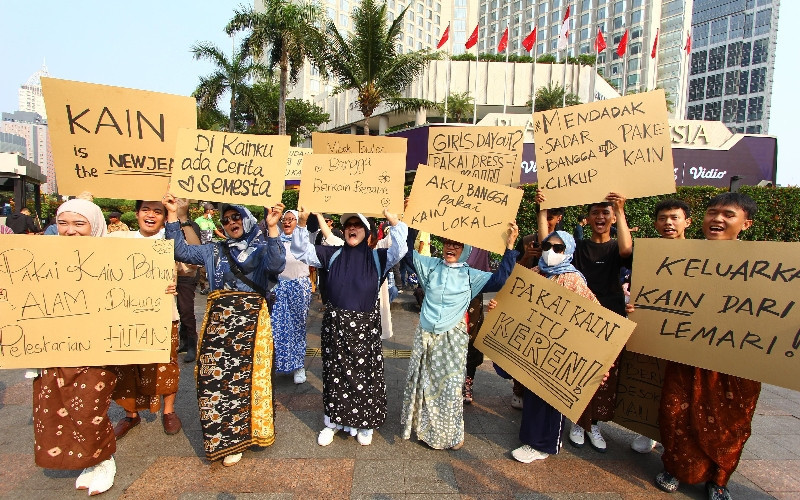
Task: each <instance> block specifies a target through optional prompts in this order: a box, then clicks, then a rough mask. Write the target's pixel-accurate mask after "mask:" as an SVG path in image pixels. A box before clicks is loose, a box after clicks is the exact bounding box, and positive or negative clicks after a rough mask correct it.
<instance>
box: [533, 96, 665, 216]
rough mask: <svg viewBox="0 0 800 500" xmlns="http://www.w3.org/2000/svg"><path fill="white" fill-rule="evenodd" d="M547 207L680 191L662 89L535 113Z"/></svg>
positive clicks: (540, 181) (537, 162)
mask: <svg viewBox="0 0 800 500" xmlns="http://www.w3.org/2000/svg"><path fill="white" fill-rule="evenodd" d="M533 122H534V123H533V137H534V140H535V147H536V166H537V173H538V176H539V186H540V187H541V188H542V189H543V190H544V191H545V194H546V196H547V200H546V201H545V202H544V203H542V208H552V207H567V206H573V205H582V204H586V203H592V202H597V201H602V200H603V199H604V198H605V197H606V195H607V194H608V193H609V192H612V191H613V192H616V193H620V194H622V195H624V196H625V197H627V198H639V197H642V196H652V195H657V194H664V193H674V192H675V176H674V173H673V165H672V147H671V143H670V128H669V122H668V120H667V106H666V101H665V98H664V91H663V90H655V91H653V92H647V93H643V94H631V95H628V96H626V97H620V98H617V99H607V100H604V101H597V102H592V103H589V104H581V105H578V106H569V107H567V108H558V109H552V110H549V111H542V112H539V113H534V114H533Z"/></svg>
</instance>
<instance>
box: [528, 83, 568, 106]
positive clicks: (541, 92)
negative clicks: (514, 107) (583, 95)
mask: <svg viewBox="0 0 800 500" xmlns="http://www.w3.org/2000/svg"><path fill="white" fill-rule="evenodd" d="M564 92H565V90H564V87H562V86H561V85H558V84H556V83H553V82H550V83H549V84H548V85H547V87H539V89H538V90H537V91H536V106H535V108H534V111H547V110H548V109H556V108H560V107H561V104H562V103H563V102H564V101H565V100H566V105H567V106H574V105H576V104H580V103H581V100H580V98H579V97H578V95H577V94H573V93H568V94H567V95H566V99H565V97H564ZM525 105H526V106H530V105H531V100H530V99H528V102H527V103H526V104H525Z"/></svg>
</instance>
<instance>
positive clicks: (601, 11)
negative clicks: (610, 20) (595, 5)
mask: <svg viewBox="0 0 800 500" xmlns="http://www.w3.org/2000/svg"><path fill="white" fill-rule="evenodd" d="M605 18H606V8H605V7H600V8H599V9H597V20H598V21H602V20H603V19H605Z"/></svg>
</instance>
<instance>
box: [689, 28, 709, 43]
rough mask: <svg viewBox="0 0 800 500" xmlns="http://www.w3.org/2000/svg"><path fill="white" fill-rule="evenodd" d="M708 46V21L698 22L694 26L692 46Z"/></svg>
mask: <svg viewBox="0 0 800 500" xmlns="http://www.w3.org/2000/svg"><path fill="white" fill-rule="evenodd" d="M707 46H708V23H702V24H698V25H695V26H693V27H692V47H707Z"/></svg>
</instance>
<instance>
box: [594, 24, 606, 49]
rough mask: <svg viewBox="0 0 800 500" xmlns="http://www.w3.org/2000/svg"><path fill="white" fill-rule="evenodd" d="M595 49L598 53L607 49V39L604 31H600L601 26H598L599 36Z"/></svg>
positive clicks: (595, 42)
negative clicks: (604, 36)
mask: <svg viewBox="0 0 800 500" xmlns="http://www.w3.org/2000/svg"><path fill="white" fill-rule="evenodd" d="M594 50H595V52H597V53H598V54H599V53H600V52H602V51H604V50H606V39H605V38H603V32H602V31H600V28H597V38H595V40H594Z"/></svg>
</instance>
